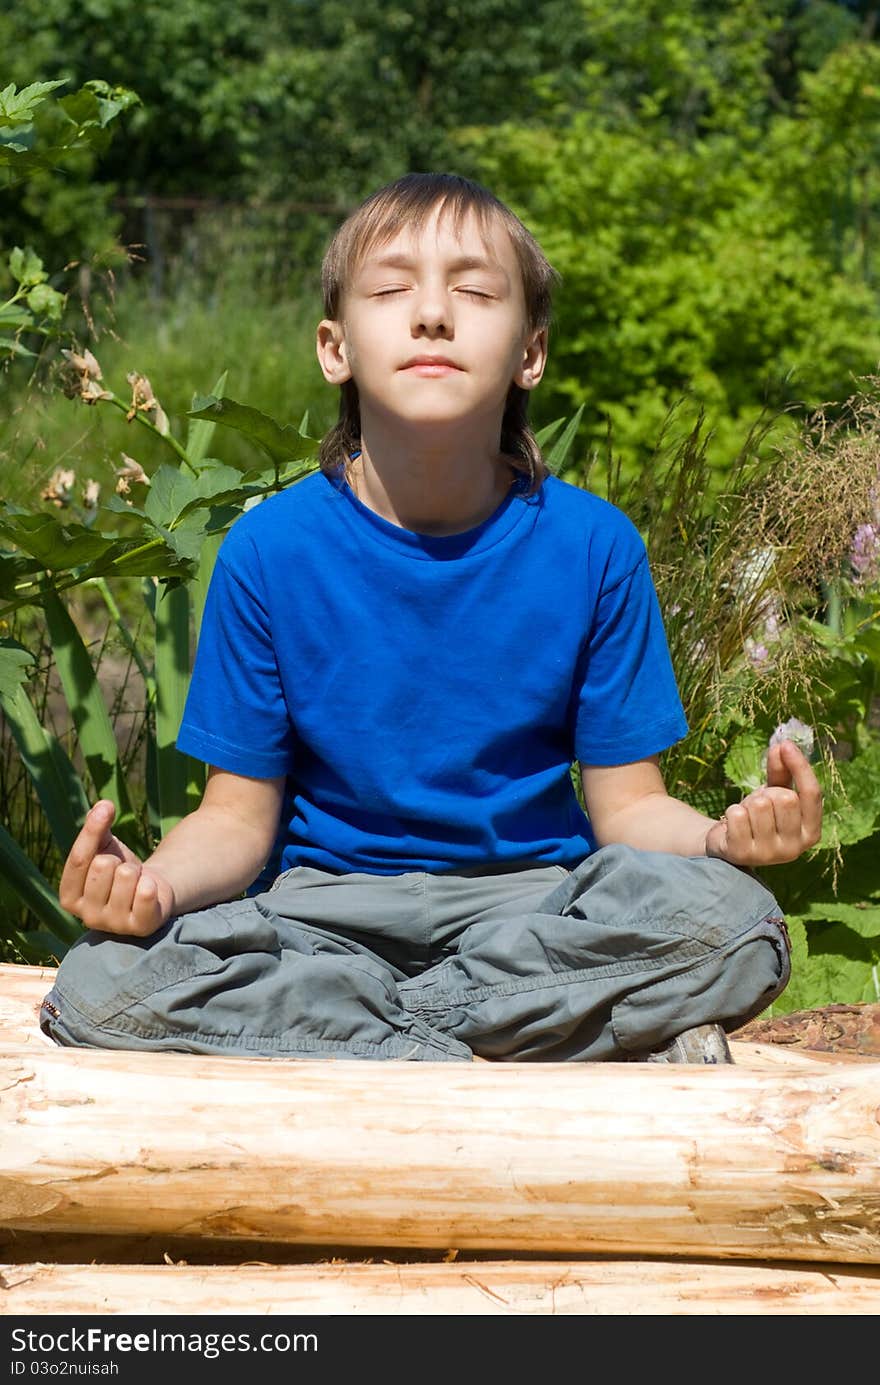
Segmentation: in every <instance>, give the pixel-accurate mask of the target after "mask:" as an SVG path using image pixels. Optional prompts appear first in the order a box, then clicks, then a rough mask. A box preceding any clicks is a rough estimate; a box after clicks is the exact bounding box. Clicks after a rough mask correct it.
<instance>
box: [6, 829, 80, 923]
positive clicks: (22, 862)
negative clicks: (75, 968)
mask: <svg viewBox="0 0 880 1385" xmlns="http://www.w3.org/2000/svg"><path fill="white" fill-rule="evenodd" d="M0 876H2V877H3V879H4V880H5V881H6V883H7V884H9V885H10V886H11V887H12V889H13V890H14V891H15V893H16V894H17V895H18V897H19V899H20V900H21V901H22V903H23V904H26V905H27V907H28V908H29V909H30V911H31V913H32V914H34V915H36V917H37V918H38V919H39V920H40V922H41V923H42V924H43V925H44V926H45V927H46V928H48V930H49V932H50V933H51V934H52V935H53V936H54V937H57V938H60V939H61V940H62V942H65V943H75V942H76V940H77V938H81V937H82V934H83V929H82V925H81V924H80V922H79V920H78V919H75V918H74V917H73V915H72V914H69V913H68V912H67V910H66V909H62V907H61V905H60V904H59V902H58V896H57V894H56V893H55V891H54V890H53V889H52V887H51V886H50V884H49V882H48V880H47V879H46V877H45V876H44V875H43V874H42V873H41V872H40V871H39V870H38V869H37V867H36V866H35V865H34V863H33V861H31V860H30V858H29V857H28V856H26V855H25V853H24V852H23V851H22V849H21V847H20V846H19V845H18V842H17V841H16V840H15V838H14V837H12V836H11V835H10V834H9V832H7V830H6V828H5V827H3V826H2V825H0Z"/></svg>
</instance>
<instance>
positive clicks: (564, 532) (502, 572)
mask: <svg viewBox="0 0 880 1385" xmlns="http://www.w3.org/2000/svg"><path fill="white" fill-rule="evenodd" d="M686 730H687V725H686V722H685V718H684V713H683V711H682V707H681V703H680V701H679V697H678V692H677V690H676V685H675V678H674V675H673V671H672V666H671V662H670V658H669V651H668V648H667V643H666V636H665V632H664V629H663V624H662V620H661V616H660V611H659V608H658V604H657V598H656V594H655V591H654V586H653V583H652V581H651V577H650V573H649V570H648V562H647V556H646V553H645V548H644V545H643V543H642V540H641V538H640V536H639V534H638V531H637V530H636V529H635V527H634V526H633V524H632V523H631V522H630V521H629V520H628V519H627V518H626V517H625V516H624V515H623V514H622V513H621V512H620V511H619V510H617V509H615V508H614V507H613V506H612V505H609V504H608V503H607V502H605V501H603V500H600V499H599V498H598V497H597V496H595V495H592V494H590V493H589V492H587V491H584V490H581V489H579V488H578V487H576V486H572V485H569V484H567V483H566V482H564V481H561V480H559V479H558V478H556V477H553V476H550V477H548V478H547V479H546V480H545V481H544V482H543V484H542V485H541V487H540V490H539V491H538V492H537V493H536V494H535V495H533V496H528V495H527V494H526V493H525V488H524V487H523V485H521V484H520V483H518V482H514V484H513V485H512V487H511V489H510V491H509V492H508V494H507V496H506V497H505V499H504V500H503V502H502V503H501V505H500V506H499V507H498V509H496V510H495V512H494V513H493V514H492V515H490V516H489V518H488V519H486V520H485V521H484V522H483V523H482V524H480V525H477V527H476V528H473V529H469V530H468V531H467V532H466V533H462V534H452V535H448V536H442V537H437V536H432V535H424V534H418V533H414V532H412V531H410V530H408V529H402V528H400V527H398V526H397V525H394V524H392V523H390V521H388V520H385V519H383V518H381V517H380V516H379V515H376V514H374V512H373V511H372V510H370V509H369V508H368V507H367V506H366V505H364V504H363V503H362V502H361V501H360V500H358V499H357V497H356V496H355V495H354V493H353V491H352V490H351V489H350V487H349V486H348V484H347V483H346V482H345V481H344V480H343V479H342V477H341V475H337V476H329V475H327V474H325V473H324V472H315V473H313V474H311V475H310V476H308V477H306V478H305V479H304V480H302V481H299V482H297V483H296V484H295V485H293V486H291V487H290V488H289V489H288V490H285V491H282V492H281V493H280V494H278V495H274V496H272V497H271V498H269V499H267V500H265V501H263V502H262V503H261V504H259V505H257V506H255V507H254V508H253V509H251V510H248V511H247V512H246V513H245V514H243V515H242V516H241V517H240V518H239V519H238V520H237V521H236V523H235V524H234V525H233V527H232V529H231V530H230V531H229V533H228V535H227V536H226V538H225V539H224V542H223V544H222V546H221V549H220V553H219V556H218V559H217V563H216V566H215V569H214V573H213V576H212V579H211V584H210V589H209V592H208V596H207V601H206V605H205V611H204V617H203V623H202V628H201V635H200V639H199V647H198V652H197V655H196V661H195V667H194V670H193V676H192V681H191V684H190V688H189V695H188V698H187V702H186V707H185V710H184V715H183V721H182V724H181V727H180V733H179V735H178V737H177V746H178V749H179V750H181V751H185V752H186V753H188V754H190V755H193V756H196V757H197V758H199V759H201V760H204V761H205V762H206V763H208V764H211V765H216V766H218V767H219V768H221V769H226V770H231V771H233V772H234V773H237V774H243V775H248V776H251V777H255V778H273V777H275V776H277V775H286V776H287V793H286V795H285V812H284V815H283V819H282V824H281V833H280V836H279V841H278V844H277V850H276V855H275V858H274V860H273V862H272V868H273V871H276V870H286V869H288V868H289V867H291V866H295V865H314V866H319V867H321V868H323V869H327V870H334V871H368V872H371V873H375V874H389V875H390V874H398V873H400V872H403V871H410V870H423V871H432V872H436V871H442V870H455V869H456V868H460V867H467V866H474V865H478V864H485V863H489V862H504V861H533V862H547V863H551V862H555V863H560V864H562V865H568V866H570V865H573V864H575V863H576V862H578V861H580V860H582V859H583V858H584V857H585V856H586V855H587V854H588V853H589V852H590V851H591V850H592V849H593V847H594V845H595V842H594V840H593V837H592V835H591V831H590V825H589V822H588V820H587V818H586V817H585V816H584V813H583V812H582V810H581V808H580V805H579V804H578V801H577V797H576V795H575V792H574V788H573V786H572V782H571V776H570V767H571V764H572V761H573V760H575V759H577V760H580V761H582V762H584V763H587V764H592V765H615V764H623V763H628V762H630V761H632V760H638V759H642V758H644V757H645V756H648V755H652V754H654V753H656V752H659V751H661V750H663V749H665V748H666V747H667V746H669V745H671V744H672V743H673V742H674V741H676V740H678V739H679V738H680V737H681V736H683V735H684V734H685V732H686Z"/></svg>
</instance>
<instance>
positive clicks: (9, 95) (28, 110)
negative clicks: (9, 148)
mask: <svg viewBox="0 0 880 1385" xmlns="http://www.w3.org/2000/svg"><path fill="white" fill-rule="evenodd" d="M66 82H67V78H66V77H62V78H60V79H59V80H58V81H55V82H31V84H30V86H27V87H22V88H21V90H20V91H16V89H15V83H14V82H10V83H9V86H7V87H4V89H3V90H2V91H0V129H16V130H20V129H22V128H24V127H25V126H27V125H30V124H32V123H33V119H34V116H35V114H36V112H37V108H38V107H39V106H40V105H42V103H43V102H44V101H45V99H46V97H47V96H48V95H49V93H50V92H53V91H54V90H55V89H56V87H63V86H64V85H65V84H66Z"/></svg>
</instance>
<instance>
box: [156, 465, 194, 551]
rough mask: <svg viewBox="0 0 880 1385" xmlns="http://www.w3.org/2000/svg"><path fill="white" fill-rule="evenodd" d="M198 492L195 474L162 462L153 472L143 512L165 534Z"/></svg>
mask: <svg viewBox="0 0 880 1385" xmlns="http://www.w3.org/2000/svg"><path fill="white" fill-rule="evenodd" d="M198 494H199V489H198V484H197V482H196V478H195V476H192V475H190V473H189V472H187V471H182V470H181V469H180V468H179V467H176V466H169V465H168V464H167V463H165V462H163V463H162V465H161V466H160V467H158V468H157V469H156V471H154V472H153V476H152V480H151V482H150V489H149V491H148V493H147V498H146V500H145V501H144V514H145V515H147V517H148V518H149V519H151V520H152V521H153V523H154V524H155V525H156V527H157V528H159V529H160V531H161V532H162V533H163V534H165V532H166V530H167V528H168V526H169V525H172V524H174V522H175V521H176V520H177V518H178V516H179V515H180V513H181V512H182V510H183V509H184V508H185V506H186V505H188V504H189V502H190V501H191V500H194V499H196V498H197V496H198Z"/></svg>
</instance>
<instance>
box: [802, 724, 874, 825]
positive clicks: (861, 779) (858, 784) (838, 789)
mask: <svg viewBox="0 0 880 1385" xmlns="http://www.w3.org/2000/svg"><path fill="white" fill-rule="evenodd" d="M835 771H836V775H837V777H838V778H839V781H840V785H839V786H838V784H837V783H835V782H834V781H831V782H829V776H828V773H827V771H826V769H825V767H824V766H823V765H817V766H816V777H817V778H818V780H819V782H820V784H821V785H822V790H823V795H824V824H823V829H822V840H821V843H820V844H821V846H822V847H832V848H833V847H837V846H848V845H850V844H852V843H854V842H858V841H861V840H862V839H863V838H865V837H870V836H871V835H872V834H873V833H874V831H875V829H876V828H877V827H878V826H880V742H873V743H871V744H870V745H868V746H867V747H866V748H865V749H864V750H862V751H861V752H860V753H859V754H858V755H856V756H855V758H854V759H852V760H843V761H839V762H838V763H837V764H836V765H835Z"/></svg>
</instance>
